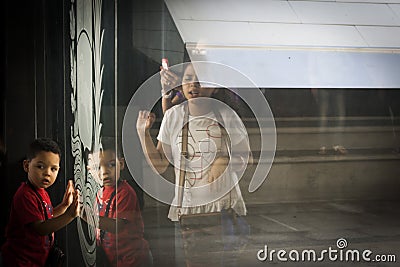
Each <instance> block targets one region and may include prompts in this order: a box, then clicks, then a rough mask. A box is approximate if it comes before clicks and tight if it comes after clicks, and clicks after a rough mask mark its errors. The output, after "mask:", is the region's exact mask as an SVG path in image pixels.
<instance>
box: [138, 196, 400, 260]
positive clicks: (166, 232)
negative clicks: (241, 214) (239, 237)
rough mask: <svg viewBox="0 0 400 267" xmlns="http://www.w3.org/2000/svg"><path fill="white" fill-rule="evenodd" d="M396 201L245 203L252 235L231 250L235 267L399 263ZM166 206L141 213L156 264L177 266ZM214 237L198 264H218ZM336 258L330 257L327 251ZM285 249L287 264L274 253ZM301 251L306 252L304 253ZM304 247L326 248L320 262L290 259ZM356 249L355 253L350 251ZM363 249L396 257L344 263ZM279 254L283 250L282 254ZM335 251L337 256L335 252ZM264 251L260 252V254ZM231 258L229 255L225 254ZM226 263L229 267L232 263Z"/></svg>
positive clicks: (399, 225)
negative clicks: (392, 260) (239, 247)
mask: <svg viewBox="0 0 400 267" xmlns="http://www.w3.org/2000/svg"><path fill="white" fill-rule="evenodd" d="M399 204H400V202H399V201H357V202H356V201H335V202H311V203H310V202H307V203H279V204H263V205H253V206H249V207H248V216H247V218H246V219H247V222H248V223H249V225H250V226H251V234H250V236H249V238H248V242H247V245H246V247H245V248H243V249H242V250H241V251H235V253H234V254H236V255H239V259H238V261H237V265H236V266H265V265H274V266H281V265H290V266H398V265H397V264H398V262H399V261H400V259H399V256H400V209H399V208H398V207H399ZM167 210H168V207H167V206H160V207H158V208H155V207H149V208H145V210H144V211H143V216H144V220H145V231H146V237H147V239H148V240H149V242H150V245H151V247H152V253H153V256H154V263H155V266H176V264H175V262H174V255H175V253H174V232H175V231H174V225H173V223H171V222H169V221H168V219H167V218H166V217H167ZM341 238H342V239H345V240H341V241H342V242H347V247H345V248H343V249H338V247H337V242H338V239H341ZM216 240H217V237H215V236H212V235H210V236H207V237H206V240H201V241H199V242H202V243H203V242H204V243H205V244H206V246H207V247H205V248H204V251H208V252H207V253H204V251H203V252H201V251H199V254H200V255H202V257H203V258H204V259H205V260H204V262H205V263H203V264H202V265H201V266H207V267H211V266H218V265H217V264H213V263H212V260H211V259H212V257H213V256H212V255H222V254H221V253H222V252H221V250H220V251H215V252H214V253H210V251H213V249H214V248H215V249H217V247H216V246H215V244H216V243H217V241H216ZM266 245H267V247H268V256H270V255H269V254H270V253H271V251H272V250H275V251H276V252H275V253H274V254H273V255H272V256H273V261H271V259H270V257H268V258H267V259H266V260H265V261H260V260H259V259H258V258H257V253H258V252H259V251H260V250H262V249H264V248H265V246H266ZM329 248H330V249H331V250H337V252H334V251H332V252H331V253H332V254H331V258H334V256H335V255H337V257H340V253H343V254H342V255H343V260H342V261H340V258H338V259H337V260H335V261H333V260H330V257H329V254H328V251H329ZM278 250H284V251H286V254H285V255H284V256H283V258H286V259H287V260H288V262H283V261H280V260H279V259H278V256H277V251H278ZM305 250H306V251H305ZM309 250H313V251H315V252H316V258H317V259H318V258H319V257H320V256H321V253H322V251H323V250H327V252H325V253H324V254H322V255H323V258H324V259H323V260H322V261H316V262H310V261H308V260H306V261H293V260H291V259H290V257H289V255H291V258H295V257H296V255H297V254H296V251H297V252H298V253H299V258H300V259H301V257H302V253H305V254H304V255H305V258H306V259H307V258H308V254H307V253H308V252H309ZM355 250H357V252H355ZM364 250H371V251H372V254H371V255H370V256H369V257H370V258H371V259H373V258H374V257H375V256H376V255H377V254H382V255H383V254H384V255H395V257H396V260H397V264H396V263H388V262H386V263H382V262H381V263H378V262H365V261H363V260H362V259H361V260H360V261H356V260H355V261H346V252H347V254H348V256H349V257H350V259H351V256H352V255H351V253H352V252H353V251H354V253H359V255H360V258H362V254H361V253H362V252H363V251H364ZM282 253H283V252H282ZM335 253H336V254H335ZM263 256H264V253H260V257H263ZM228 257H230V256H228ZM226 266H233V264H232V263H230V264H229V265H226Z"/></svg>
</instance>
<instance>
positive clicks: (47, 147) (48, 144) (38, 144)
mask: <svg viewBox="0 0 400 267" xmlns="http://www.w3.org/2000/svg"><path fill="white" fill-rule="evenodd" d="M42 151H45V152H53V153H54V154H57V155H58V156H59V157H60V158H61V149H60V147H59V146H58V144H57V143H56V142H55V141H53V140H52V139H49V138H38V139H35V140H34V141H33V142H32V143H31V144H30V145H29V149H28V153H27V155H26V157H27V159H28V160H31V159H33V158H35V157H36V156H37V154H39V153H40V152H42Z"/></svg>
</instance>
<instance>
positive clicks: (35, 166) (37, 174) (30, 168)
mask: <svg viewBox="0 0 400 267" xmlns="http://www.w3.org/2000/svg"><path fill="white" fill-rule="evenodd" d="M23 165H24V170H25V171H26V172H27V173H28V179H29V181H30V182H31V183H32V184H33V185H34V186H35V187H36V188H45V189H46V188H48V187H50V186H51V185H52V184H54V182H55V181H56V178H57V174H58V171H59V170H60V156H59V155H58V154H55V153H53V152H47V151H41V152H39V153H38V154H37V155H36V156H35V157H34V158H33V159H31V160H24V163H23Z"/></svg>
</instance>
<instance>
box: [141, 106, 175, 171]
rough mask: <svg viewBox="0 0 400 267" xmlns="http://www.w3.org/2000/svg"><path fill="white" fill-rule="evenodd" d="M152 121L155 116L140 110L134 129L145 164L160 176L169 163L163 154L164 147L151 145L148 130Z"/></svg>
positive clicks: (159, 143) (159, 144)
mask: <svg viewBox="0 0 400 267" xmlns="http://www.w3.org/2000/svg"><path fill="white" fill-rule="evenodd" d="M154 121H155V115H154V114H153V113H150V112H149V111H143V110H141V111H139V115H138V119H137V122H136V129H137V132H138V135H139V140H140V144H141V146H142V149H143V152H144V155H145V157H146V160H147V162H148V163H149V165H150V166H151V167H152V168H153V170H154V171H155V172H157V173H159V174H161V173H164V172H165V171H166V170H167V167H168V165H169V161H168V159H167V157H166V155H165V153H164V147H165V146H166V145H163V144H162V143H161V142H158V144H157V147H156V146H155V145H154V143H153V139H152V137H151V135H150V128H151V126H152V125H153V123H154Z"/></svg>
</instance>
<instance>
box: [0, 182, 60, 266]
mask: <svg viewBox="0 0 400 267" xmlns="http://www.w3.org/2000/svg"><path fill="white" fill-rule="evenodd" d="M36 190H37V192H38V193H39V194H40V196H41V197H42V199H43V202H44V203H45V207H46V212H47V217H48V218H52V216H53V206H52V205H51V200H50V197H49V194H48V193H47V192H46V190H44V189H43V188H42V189H36ZM44 220H45V217H44V212H43V205H42V203H41V200H40V199H39V197H38V196H37V195H36V193H35V192H34V191H33V189H32V188H31V187H30V186H29V185H28V184H26V183H22V184H21V186H20V187H19V188H18V190H17V192H16V193H15V195H14V198H13V202H12V205H11V213H10V220H9V222H8V225H7V228H6V239H7V240H6V242H5V244H4V245H3V247H2V256H3V261H4V265H5V266H24V267H31V266H32V267H33V266H35V267H36V266H44V265H45V262H46V259H47V256H48V254H49V249H50V240H49V236H48V235H46V236H41V235H39V234H38V233H36V231H34V230H33V229H32V228H31V227H30V226H29V224H30V223H33V222H36V221H44Z"/></svg>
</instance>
